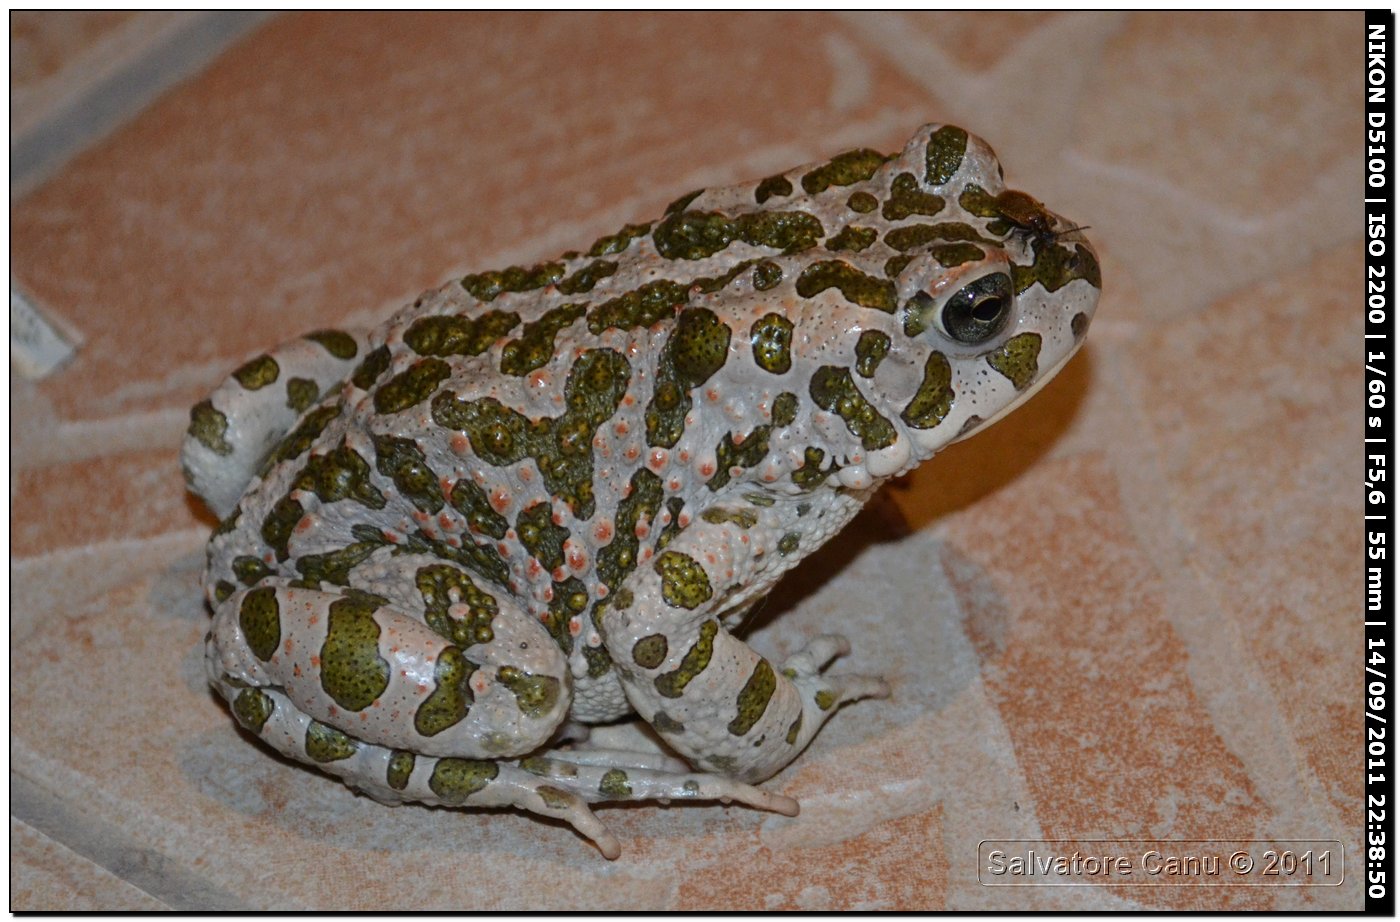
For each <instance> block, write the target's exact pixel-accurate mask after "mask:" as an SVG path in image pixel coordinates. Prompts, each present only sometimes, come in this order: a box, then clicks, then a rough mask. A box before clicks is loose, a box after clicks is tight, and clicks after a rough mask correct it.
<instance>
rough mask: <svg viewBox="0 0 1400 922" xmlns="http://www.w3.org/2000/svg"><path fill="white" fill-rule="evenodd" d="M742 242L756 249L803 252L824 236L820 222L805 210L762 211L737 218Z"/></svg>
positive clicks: (824, 230)
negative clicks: (760, 247) (756, 247)
mask: <svg viewBox="0 0 1400 922" xmlns="http://www.w3.org/2000/svg"><path fill="white" fill-rule="evenodd" d="M736 224H737V227H738V236H739V239H741V240H743V241H744V242H745V243H748V244H752V245H753V246H763V247H770V248H772V249H775V250H782V251H783V253H784V254H787V255H790V254H792V253H800V252H802V251H803V250H806V249H809V248H810V247H813V246H815V245H816V243H817V241H818V240H820V239H821V238H822V237H823V236H824V235H825V234H826V229H825V228H823V227H822V223H821V221H819V220H817V219H816V217H814V216H813V215H810V214H808V213H807V212H805V211H760V212H756V213H752V214H745V215H740V216H739V217H738V218H737V219H736Z"/></svg>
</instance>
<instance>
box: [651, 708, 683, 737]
mask: <svg viewBox="0 0 1400 922" xmlns="http://www.w3.org/2000/svg"><path fill="white" fill-rule="evenodd" d="M650 723H651V726H652V729H654V730H655V731H656V732H658V733H684V732H685V724H683V723H681V722H680V721H679V720H676V718H674V717H672V716H671V715H670V714H667V713H666V712H665V711H657V712H656V713H655V714H654V715H653V716H652V718H651V721H650Z"/></svg>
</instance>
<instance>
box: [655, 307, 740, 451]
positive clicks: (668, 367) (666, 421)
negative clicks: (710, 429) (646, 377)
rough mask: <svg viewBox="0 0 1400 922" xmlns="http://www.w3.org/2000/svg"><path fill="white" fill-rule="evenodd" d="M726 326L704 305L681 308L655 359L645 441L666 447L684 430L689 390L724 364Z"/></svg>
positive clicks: (726, 350) (726, 351)
mask: <svg viewBox="0 0 1400 922" xmlns="http://www.w3.org/2000/svg"><path fill="white" fill-rule="evenodd" d="M729 337H730V330H729V327H728V326H726V325H725V324H724V322H723V321H721V320H720V319H719V318H718V317H717V316H715V314H714V312H713V311H711V310H709V309H707V308H689V309H687V310H684V311H682V312H681V315H680V318H679V319H678V320H677V321H676V327H675V329H674V330H672V331H671V336H670V338H668V339H667V340H666V345H665V346H664V347H663V348H662V352H661V358H660V360H659V361H658V363H657V369H656V387H655V390H654V391H653V392H652V397H651V400H650V401H649V402H648V403H647V407H646V414H645V418H646V431H647V444H648V445H651V446H653V447H656V446H660V447H662V448H670V447H671V446H673V445H675V444H676V441H677V440H678V439H680V437H681V433H682V432H683V431H684V430H685V415H686V414H687V413H688V412H690V407H691V397H690V391H691V390H692V389H694V388H696V387H699V386H700V385H701V384H704V383H705V382H706V381H707V380H709V378H710V376H711V375H713V374H714V373H715V372H717V371H719V370H720V368H722V367H724V363H725V360H726V359H727V358H728V354H729Z"/></svg>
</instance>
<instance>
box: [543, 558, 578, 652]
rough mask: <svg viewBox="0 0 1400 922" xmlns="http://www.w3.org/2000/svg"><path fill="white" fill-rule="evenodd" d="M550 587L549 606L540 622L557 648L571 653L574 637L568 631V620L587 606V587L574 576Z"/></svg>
mask: <svg viewBox="0 0 1400 922" xmlns="http://www.w3.org/2000/svg"><path fill="white" fill-rule="evenodd" d="M551 588H552V589H553V591H554V596H553V598H551V599H550V600H549V608H548V609H547V611H546V613H545V615H544V616H543V617H542V618H541V619H540V622H541V623H542V624H543V625H544V629H545V630H546V631H548V632H549V636H551V637H553V638H554V642H555V643H556V644H558V645H559V649H560V650H563V651H564V652H565V653H571V652H573V649H574V638H573V635H572V634H570V633H569V622H570V621H571V620H572V619H573V617H574V616H575V615H581V614H583V612H584V610H585V609H587V608H588V589H587V587H586V586H585V585H584V584H583V580H581V579H579V578H578V577H576V576H571V577H569V578H568V579H566V580H564V581H563V582H557V583H555V584H554V585H553V586H552V587H551Z"/></svg>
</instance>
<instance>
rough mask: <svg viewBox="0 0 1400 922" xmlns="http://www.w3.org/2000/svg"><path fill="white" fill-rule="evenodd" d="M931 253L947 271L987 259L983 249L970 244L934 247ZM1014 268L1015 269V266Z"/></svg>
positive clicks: (950, 244)
mask: <svg viewBox="0 0 1400 922" xmlns="http://www.w3.org/2000/svg"><path fill="white" fill-rule="evenodd" d="M929 253H931V254H932V255H933V258H934V259H936V260H938V262H939V264H940V265H942V266H943V267H944V268H946V269H951V268H953V267H954V266H961V265H962V264H963V263H975V262H979V261H980V260H983V259H985V258H986V256H987V254H986V253H985V252H983V251H982V248H981V247H977V246H973V245H972V244H970V243H949V244H944V245H943V246H936V247H932V248H931V249H930V250H929ZM1012 268H1015V267H1014V266H1013V267H1012Z"/></svg>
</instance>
